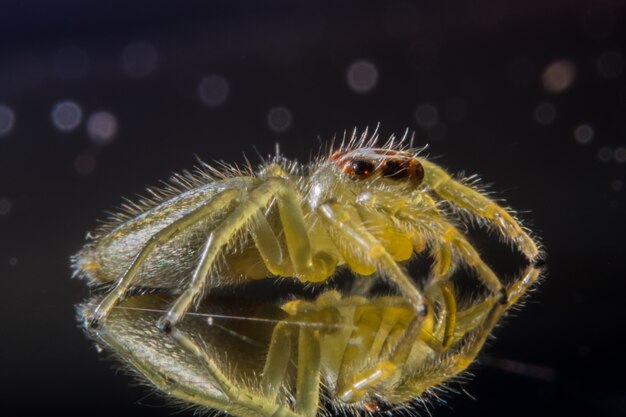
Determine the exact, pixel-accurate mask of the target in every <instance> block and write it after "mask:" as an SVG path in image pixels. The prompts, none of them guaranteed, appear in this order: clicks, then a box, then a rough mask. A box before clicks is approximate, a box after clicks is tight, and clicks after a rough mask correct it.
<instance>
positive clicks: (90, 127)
mask: <svg viewBox="0 0 626 417" xmlns="http://www.w3.org/2000/svg"><path fill="white" fill-rule="evenodd" d="M117 129H118V123H117V118H116V117H115V116H114V115H113V114H111V113H109V112H107V111H99V112H96V113H93V114H92V115H91V116H89V119H87V135H88V136H89V139H91V141H92V142H94V143H96V144H98V145H107V144H109V143H111V142H112V141H113V139H115V135H117Z"/></svg>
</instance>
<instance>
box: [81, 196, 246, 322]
mask: <svg viewBox="0 0 626 417" xmlns="http://www.w3.org/2000/svg"><path fill="white" fill-rule="evenodd" d="M240 193H241V191H239V190H235V189H229V190H224V191H222V192H220V193H219V194H217V195H216V196H214V197H213V198H212V199H210V200H208V201H207V202H206V203H205V204H203V205H201V206H200V207H198V208H197V209H195V210H194V211H192V212H190V213H188V214H186V215H184V216H183V217H181V218H179V219H178V220H176V221H174V222H172V223H171V224H169V225H168V226H166V227H164V228H163V229H161V230H160V231H158V232H157V233H155V234H154V235H153V236H151V238H150V239H149V240H148V242H146V244H145V245H144V246H143V248H142V249H141V251H140V252H139V253H138V254H137V256H136V257H135V259H134V260H133V262H132V263H131V264H130V266H129V267H128V269H127V270H126V272H125V273H124V275H123V276H122V277H121V278H120V279H119V280H118V281H117V283H116V284H115V287H114V288H113V290H112V291H111V292H110V293H109V294H107V296H106V297H105V298H104V299H103V300H102V302H101V303H100V304H99V305H98V307H97V308H96V311H95V312H94V314H93V318H92V320H91V323H90V327H92V328H95V327H97V326H98V322H99V321H100V320H102V319H104V318H106V316H107V315H108V314H109V313H110V311H111V309H112V308H113V307H115V305H116V304H117V303H118V302H119V301H120V300H121V299H123V298H124V296H125V295H126V292H127V291H128V289H129V288H130V287H131V286H132V284H133V283H134V281H135V279H136V278H137V276H138V275H137V274H138V272H139V271H140V270H141V267H142V265H143V263H144V262H145V261H146V259H148V257H149V256H150V254H151V253H152V252H153V251H154V250H155V249H156V248H158V247H159V245H161V244H163V243H165V242H167V241H168V240H169V239H171V238H172V237H174V236H176V235H177V234H178V233H180V232H181V231H183V230H185V229H186V228H188V227H189V226H191V225H193V224H194V223H196V222H198V221H200V220H202V219H204V218H206V217H207V216H209V215H211V214H213V213H215V212H216V211H220V210H224V209H226V208H227V207H228V206H229V205H230V204H231V203H232V202H233V200H235V199H236V198H237V196H238V195H239V194H240Z"/></svg>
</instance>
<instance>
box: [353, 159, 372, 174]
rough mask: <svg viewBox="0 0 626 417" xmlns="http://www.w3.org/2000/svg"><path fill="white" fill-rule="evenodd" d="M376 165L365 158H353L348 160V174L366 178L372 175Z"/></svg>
mask: <svg viewBox="0 0 626 417" xmlns="http://www.w3.org/2000/svg"><path fill="white" fill-rule="evenodd" d="M375 168H376V167H375V166H374V164H373V163H372V162H371V161H368V160H366V159H355V160H353V161H351V162H350V170H349V171H350V174H352V176H354V177H355V178H358V179H363V178H367V177H369V176H370V175H372V172H374V169H375Z"/></svg>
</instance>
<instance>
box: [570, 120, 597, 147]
mask: <svg viewBox="0 0 626 417" xmlns="http://www.w3.org/2000/svg"><path fill="white" fill-rule="evenodd" d="M574 138H575V139H576V142H578V143H580V144H583V145H584V144H587V143H589V142H591V141H592V140H593V127H591V126H589V125H587V124H583V125H580V126H578V127H576V129H574Z"/></svg>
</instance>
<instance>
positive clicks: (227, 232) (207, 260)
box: [161, 177, 311, 332]
mask: <svg viewBox="0 0 626 417" xmlns="http://www.w3.org/2000/svg"><path fill="white" fill-rule="evenodd" d="M294 193H295V191H294V190H293V189H292V185H291V184H290V183H289V181H288V180H286V179H284V178H280V177H271V178H268V179H266V180H265V181H264V182H263V183H261V184H260V185H258V186H257V187H256V188H254V189H252V190H251V191H249V193H248V196H247V198H246V199H245V200H243V201H242V202H241V204H240V205H239V206H237V207H236V208H235V209H234V210H233V211H232V212H231V213H230V214H229V215H228V216H227V217H226V218H225V219H224V220H223V221H222V222H221V223H220V224H219V225H218V226H217V227H216V228H215V229H214V230H213V231H212V232H211V233H210V235H209V237H208V238H207V240H206V242H205V244H204V246H203V248H202V249H201V251H200V261H199V262H198V264H197V266H196V269H195V270H194V272H193V275H192V277H191V282H190V284H189V286H188V287H187V289H185V291H183V293H182V294H181V295H180V296H179V297H178V298H177V299H176V301H175V302H174V305H173V306H172V307H171V308H170V309H169V311H168V312H167V314H166V315H165V317H164V318H163V319H162V321H161V327H162V329H163V330H164V331H166V332H168V331H169V330H171V329H172V327H173V326H175V325H176V324H177V323H178V322H179V321H180V320H181V319H182V318H183V316H184V315H185V313H186V312H187V311H188V310H189V308H190V307H191V306H192V305H193V303H194V302H195V301H197V300H198V298H199V297H200V296H201V294H202V292H203V290H204V288H205V287H206V284H207V279H208V277H209V275H210V274H209V273H210V271H211V268H212V267H213V265H214V263H215V260H216V259H217V257H218V255H219V254H220V252H221V251H222V249H223V248H224V247H225V246H226V245H227V244H228V243H229V242H230V241H231V239H232V238H233V237H234V236H236V235H237V233H239V232H240V231H241V230H242V229H243V228H244V227H245V226H246V225H248V224H249V223H250V221H251V220H252V219H253V218H254V217H255V215H256V214H257V213H258V212H259V211H261V210H263V209H264V208H265V207H266V206H267V205H268V204H269V203H270V202H271V201H272V200H273V199H274V198H276V199H277V201H278V205H279V210H280V213H281V217H282V213H283V211H286V210H284V209H281V207H284V205H285V204H289V202H290V200H291V198H293V199H295V195H294ZM285 195H286V196H287V198H283V197H285ZM290 196H291V197H290ZM292 215H293V214H291V213H289V214H287V216H292ZM296 217H297V215H296ZM301 217H302V216H300V218H301ZM299 232H300V230H297V229H296V228H295V227H294V229H292V230H289V231H288V230H287V227H286V228H285V235H286V236H287V241H288V243H289V242H291V241H292V240H296V242H293V243H291V244H290V255H291V259H292V263H294V264H295V265H298V266H299V265H302V264H306V263H307V262H310V261H309V259H310V256H311V255H310V250H309V249H308V248H309V246H310V244H309V241H308V239H307V238H305V237H306V231H305V233H303V234H302V235H300V236H299V238H298V239H295V238H294V237H293V236H292V235H293V234H296V233H299ZM303 236H304V237H303Z"/></svg>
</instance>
